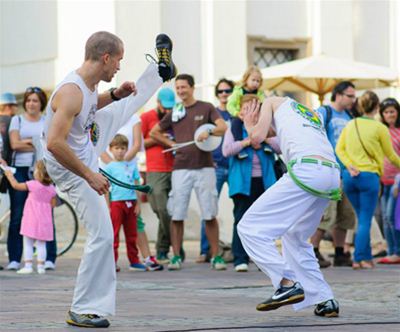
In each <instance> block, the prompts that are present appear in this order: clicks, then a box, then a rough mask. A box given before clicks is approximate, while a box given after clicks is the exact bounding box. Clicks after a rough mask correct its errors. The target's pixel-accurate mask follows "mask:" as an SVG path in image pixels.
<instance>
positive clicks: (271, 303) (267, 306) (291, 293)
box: [256, 282, 304, 311]
mask: <svg viewBox="0 0 400 332" xmlns="http://www.w3.org/2000/svg"><path fill="white" fill-rule="evenodd" d="M303 300H304V290H303V287H301V285H300V283H298V282H296V283H295V284H294V285H293V286H290V287H286V286H281V287H280V288H278V289H277V290H276V292H275V294H274V295H272V296H271V297H270V298H269V299H267V300H265V301H264V302H262V303H260V304H258V305H257V308H256V309H257V310H258V311H269V310H275V309H278V308H279V307H281V306H284V305H288V304H294V303H298V302H301V301H303Z"/></svg>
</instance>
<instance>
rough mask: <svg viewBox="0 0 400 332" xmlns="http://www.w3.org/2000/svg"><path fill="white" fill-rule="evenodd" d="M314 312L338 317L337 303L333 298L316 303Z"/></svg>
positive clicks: (323, 315)
mask: <svg viewBox="0 0 400 332" xmlns="http://www.w3.org/2000/svg"><path fill="white" fill-rule="evenodd" d="M314 314H316V315H317V316H322V317H338V316H339V303H338V301H336V300H335V299H331V300H328V301H325V302H321V303H319V304H317V306H316V307H315V310H314Z"/></svg>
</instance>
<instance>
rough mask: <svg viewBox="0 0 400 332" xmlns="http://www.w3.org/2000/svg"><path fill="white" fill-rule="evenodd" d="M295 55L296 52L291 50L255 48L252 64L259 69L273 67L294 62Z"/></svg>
mask: <svg viewBox="0 0 400 332" xmlns="http://www.w3.org/2000/svg"><path fill="white" fill-rule="evenodd" d="M297 53H298V51H297V50H293V49H281V48H267V47H255V48H254V52H253V56H254V59H253V64H254V65H256V66H257V67H259V68H266V67H270V66H275V65H279V64H281V63H285V62H289V61H293V60H295V59H296V58H297Z"/></svg>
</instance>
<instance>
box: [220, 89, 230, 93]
mask: <svg viewBox="0 0 400 332" xmlns="http://www.w3.org/2000/svg"><path fill="white" fill-rule="evenodd" d="M232 91H233V89H221V90H217V93H218V94H221V93H224V92H225V93H232Z"/></svg>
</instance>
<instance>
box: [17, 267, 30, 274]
mask: <svg viewBox="0 0 400 332" xmlns="http://www.w3.org/2000/svg"><path fill="white" fill-rule="evenodd" d="M32 272H33V269H32V267H26V266H25V267H23V268H22V269H20V270H18V271H17V273H18V274H31V273H32Z"/></svg>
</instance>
